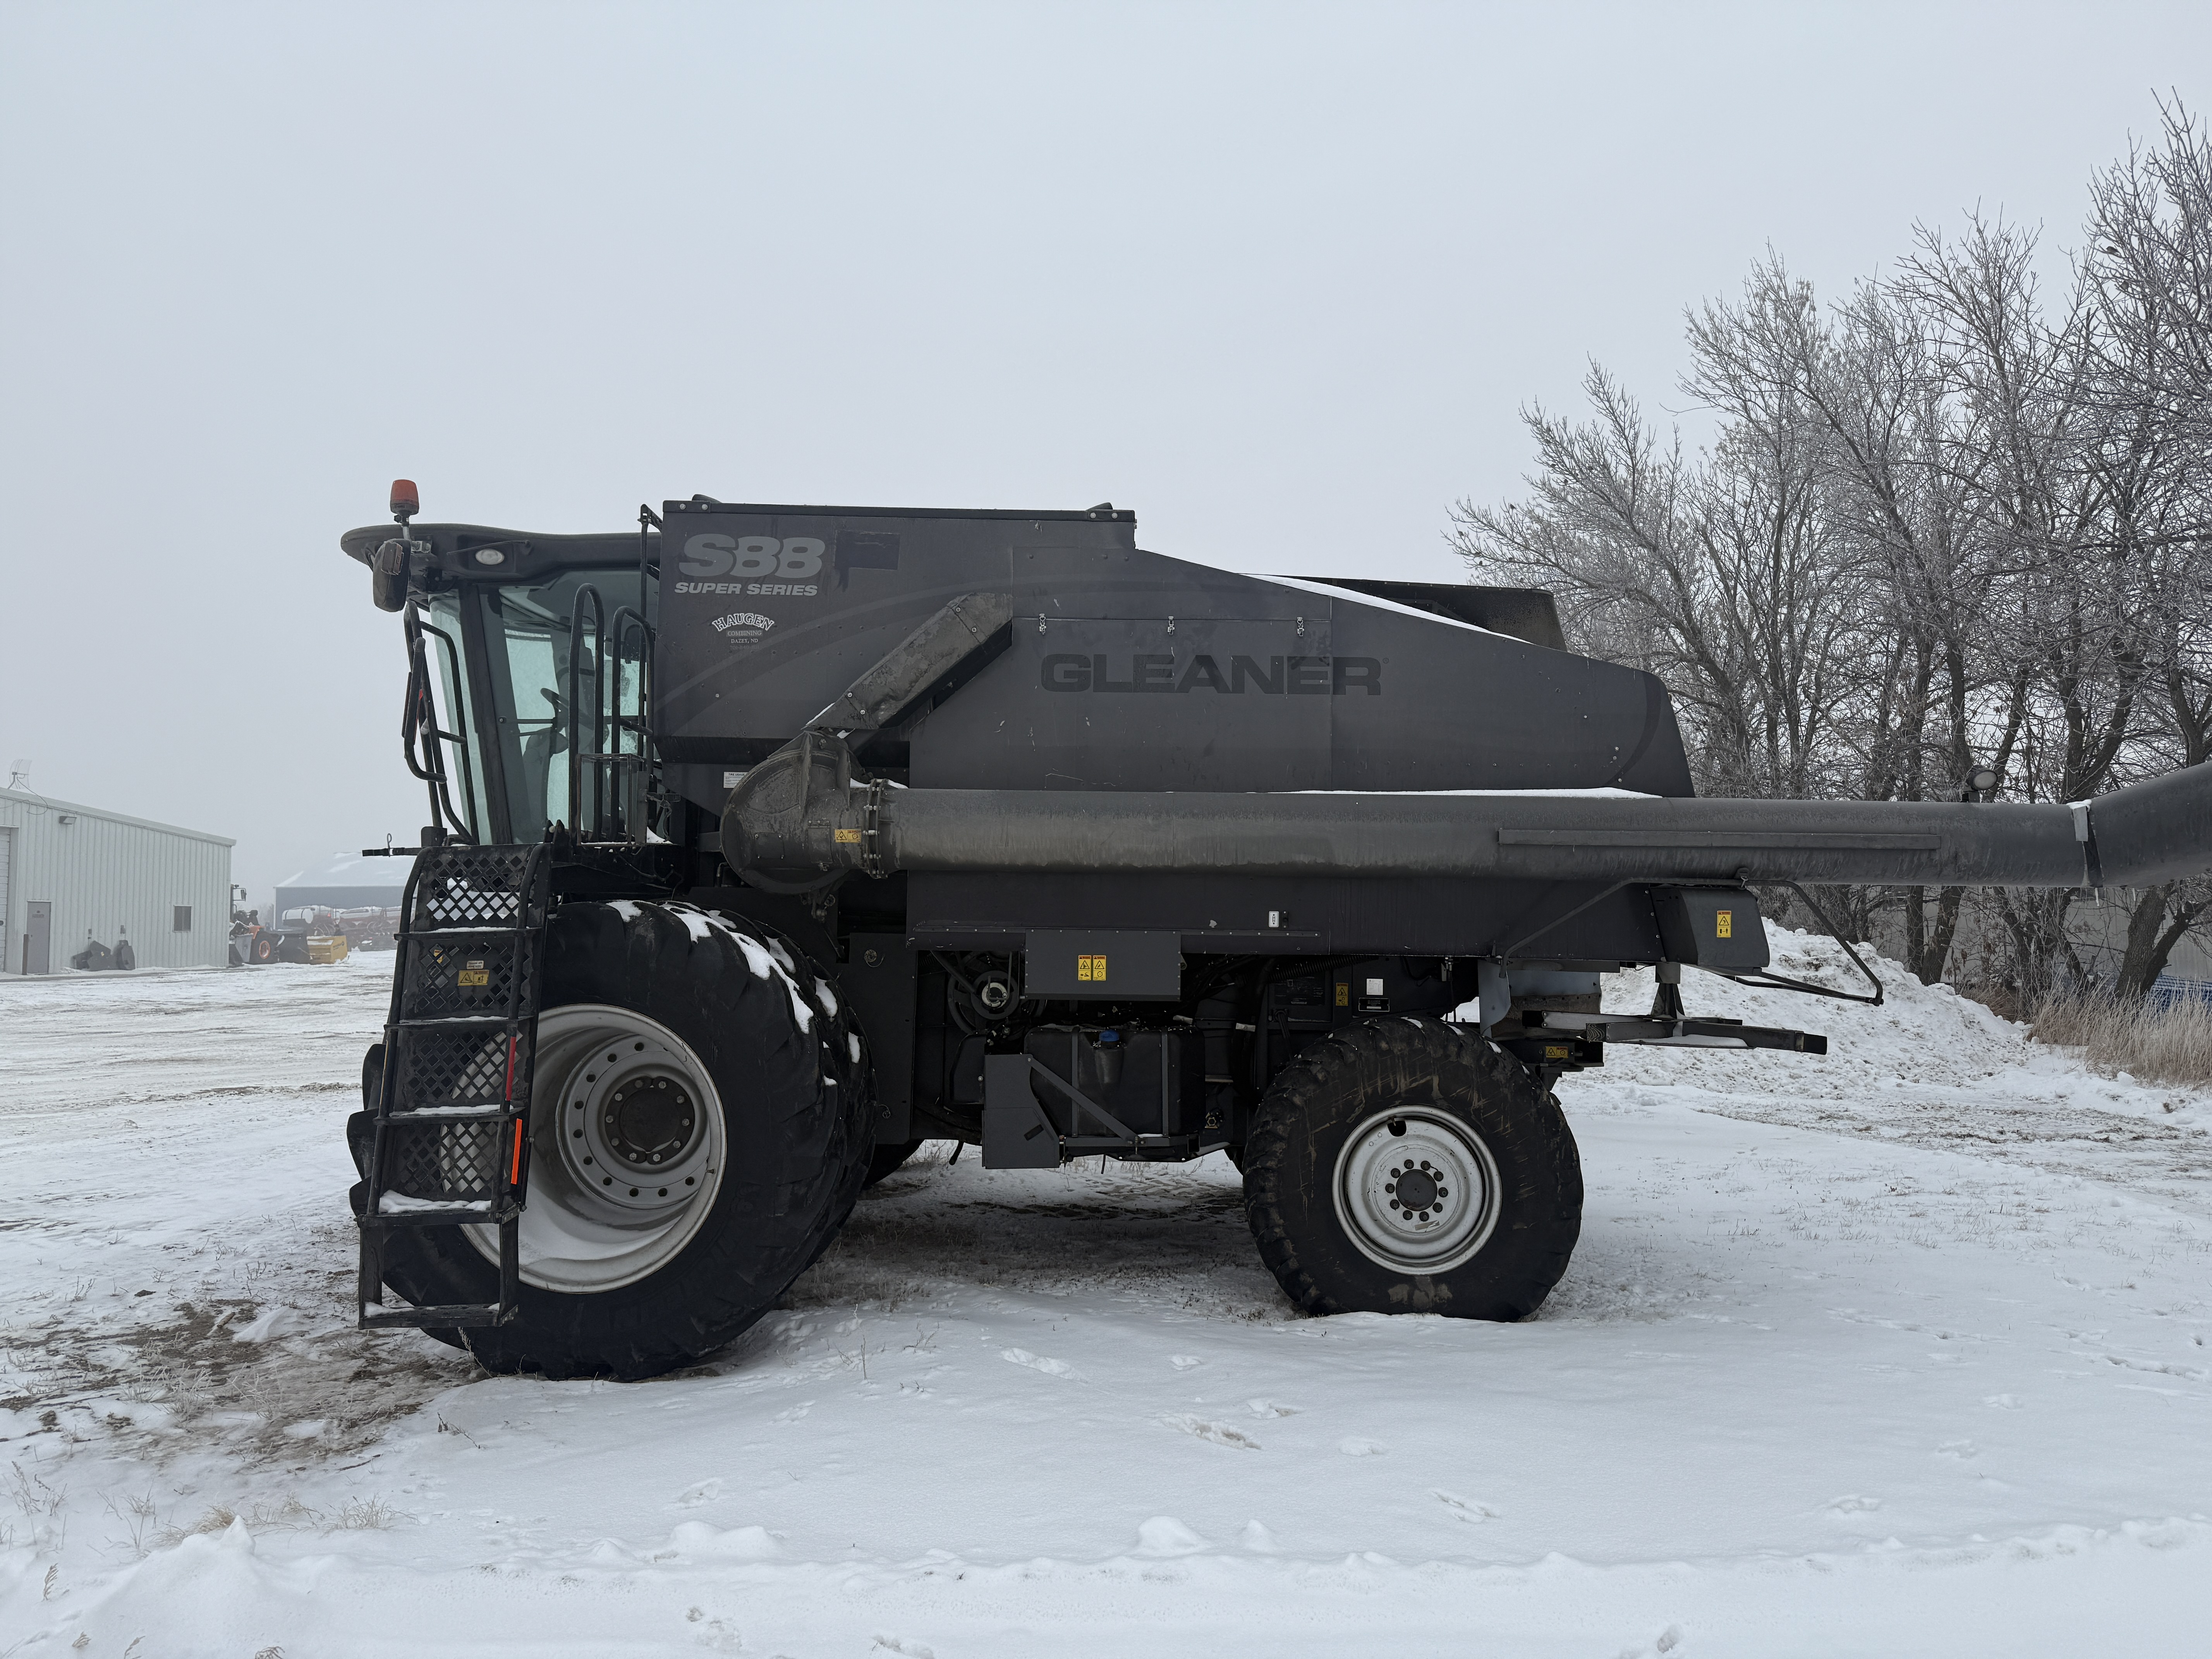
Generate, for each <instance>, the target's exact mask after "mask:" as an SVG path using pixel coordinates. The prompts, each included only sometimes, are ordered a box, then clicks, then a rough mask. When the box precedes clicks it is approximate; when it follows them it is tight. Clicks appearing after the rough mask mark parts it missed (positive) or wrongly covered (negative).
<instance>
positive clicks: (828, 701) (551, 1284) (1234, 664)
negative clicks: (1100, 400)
mask: <svg viewBox="0 0 2212 1659" xmlns="http://www.w3.org/2000/svg"><path fill="white" fill-rule="evenodd" d="M416 513H417V507H416V495H415V489H414V486H413V485H411V484H409V483H404V482H403V483H400V484H398V485H395V486H394V488H393V493H392V514H393V518H394V521H395V524H396V526H397V528H394V527H392V526H374V527H371V528H368V529H362V530H356V531H353V532H349V533H348V534H347V535H346V536H345V537H344V538H343V547H344V549H345V550H346V551H347V552H348V553H349V554H350V555H351V556H354V557H355V558H356V559H359V560H361V561H362V562H363V563H365V564H366V565H367V566H368V568H369V573H370V581H371V587H372V591H373V594H374V599H375V602H376V603H377V604H378V605H380V606H381V607H382V608H383V609H385V610H386V611H396V612H398V613H401V615H402V616H403V617H404V633H405V641H406V649H407V660H408V679H407V690H406V701H405V709H404V723H403V730H404V743H405V746H406V750H407V760H408V764H409V766H410V768H411V769H412V770H413V771H414V773H415V775H416V776H417V777H419V778H421V779H422V780H423V781H424V782H425V784H426V785H427V787H428V793H429V798H430V802H431V813H432V817H433V820H434V822H433V823H432V824H431V825H430V826H429V827H428V828H427V829H425V830H424V832H423V834H422V846H421V847H420V848H416V849H412V851H413V856H414V859H415V863H414V866H413V873H412V876H411V878H410V882H409V884H408V889H407V895H406V901H405V905H404V916H403V925H402V931H401V933H400V936H399V939H398V958H397V962H396V965H395V969H394V974H393V985H392V1012H391V1017H390V1022H389V1024H388V1025H387V1027H386V1033H385V1037H384V1041H383V1042H381V1043H380V1044H378V1045H377V1046H376V1047H374V1048H372V1049H371V1050H370V1051H369V1054H368V1060H367V1063H366V1065H365V1067H364V1073H363V1095H364V1109H363V1110H362V1112H361V1113H359V1114H357V1115H356V1116H355V1117H354V1118H353V1119H352V1120H351V1121H350V1123H349V1139H350V1141H351V1144H352V1147H353V1151H354V1154H355V1157H356V1161H357V1163H358V1164H359V1166H360V1170H361V1173H362V1181H361V1183H360V1185H359V1186H357V1187H356V1188H355V1191H354V1203H355V1208H356V1213H357V1215H358V1217H359V1219H360V1226H361V1243H362V1250H361V1278H360V1301H361V1316H362V1323H363V1324H364V1325H368V1326H415V1327H420V1328H426V1329H428V1330H429V1331H430V1332H431V1334H434V1335H435V1336H438V1337H440V1338H441V1339H442V1340H447V1341H451V1342H453V1343H456V1344H459V1345H462V1346H466V1347H467V1348H468V1349H470V1350H471V1352H473V1353H475V1354H476V1356H477V1358H479V1359H480V1360H482V1361H483V1364H486V1365H488V1366H489V1367H491V1368H492V1369H494V1370H542V1371H544V1372H545V1373H547V1374H549V1375H552V1376H578V1375H590V1374H603V1375H612V1376H628V1377H635V1376H649V1375H652V1374H653V1373H655V1372H658V1371H663V1370H669V1369H671V1368H672V1367H676V1366H680V1365H684V1364H689V1363H690V1362H692V1361H694V1360H696V1359H698V1358H700V1357H702V1355H705V1354H707V1353H709V1352H712V1351H714V1349H715V1348H717V1347H719V1346H721V1345H722V1344H724V1343H726V1342H727V1341H729V1340H730V1339H731V1338H732V1337H733V1336H735V1335H736V1334H738V1332H740V1331H742V1330H744V1328H746V1327H747V1326H748V1325H750V1323H751V1322H753V1321H754V1320H756V1319H757V1318H758V1317H759V1316H761V1315H762V1313H763V1312H764V1311H766V1310H768V1309H769V1307H770V1306H772V1305H773V1304H774V1303H775V1299H776V1298H777V1297H779V1296H780V1295H781V1294H782V1292H783V1291H784V1290H785V1289H786V1287H787V1286H788V1285H790V1284H791V1282H792V1281H793V1279H795V1278H797V1277H798V1275H799V1273H802V1272H804V1271H805V1268H806V1267H807V1266H808V1265H809V1264H810V1263H811V1262H812V1261H814V1260H815V1259H816V1257H817V1256H818V1255H820V1254H821V1253H822V1251H823V1249H824V1247H826V1246H827V1245H828V1243H829V1241H830V1240H831V1239H832V1238H833V1237H835V1236H836V1231H837V1229H838V1228H839V1226H840V1225H842V1223H843V1222H844V1219H845V1218H846V1216H847V1214H848V1212H850V1210H851V1208H852V1206H853V1202H854V1198H855V1196H856V1195H857V1194H858V1193H859V1192H860V1188H861V1187H862V1185H863V1184H864V1183H865V1182H867V1181H868V1180H869V1179H870V1178H871V1176H876V1177H880V1176H882V1175H884V1174H885V1173H887V1172H888V1171H889V1170H892V1169H895V1168H896V1167H897V1165H898V1164H899V1163H900V1162H901V1160H902V1159H903V1158H906V1157H908V1155H910V1154H911V1152H913V1150H914V1148H915V1146H917V1145H918V1144H919V1143H920V1142H921V1140H922V1139H925V1138H932V1137H941V1138H945V1139H957V1140H959V1141H963V1142H967V1143H972V1144H974V1145H976V1146H979V1147H980V1148H981V1156H982V1161H983V1163H984V1164H985V1165H986V1167H988V1168H994V1169H1052V1168H1055V1167H1057V1166H1059V1165H1060V1164H1063V1163H1066V1162H1067V1161H1069V1160H1070V1159H1073V1158H1091V1157H1102V1156H1103V1157H1106V1158H1123V1159H1139V1160H1147V1161H1175V1160H1182V1159H1188V1158H1200V1157H1202V1156H1204V1155H1205V1154H1206V1153H1208V1152H1216V1151H1220V1152H1227V1153H1228V1155H1229V1156H1230V1157H1231V1158H1232V1159H1234V1160H1235V1161H1236V1163H1237V1165H1238V1167H1239V1168H1240V1169H1242V1170H1243V1176H1244V1191H1245V1199H1246V1206H1247V1209H1248V1212H1249V1217H1250V1221H1251V1226H1252V1231H1253V1235H1254V1237H1255V1240H1256V1242H1257V1243H1258V1245H1259V1249H1260V1254H1261V1258H1262V1259H1263V1260H1264V1261H1266V1262H1267V1266H1268V1267H1269V1268H1270V1269H1271V1270H1272V1271H1273V1273H1274V1274H1275V1276H1276V1278H1277V1279H1278V1280H1279V1281H1280V1283H1281V1285H1282V1286H1283V1289H1284V1291H1285V1293H1286V1294H1287V1295H1288V1296H1289V1297H1290V1298H1291V1300H1292V1301H1293V1302H1294V1303H1296V1304H1297V1305H1298V1306H1299V1307H1301V1308H1303V1309H1305V1310H1310V1311H1311V1312H1314V1313H1337V1312H1344V1311H1349V1310H1373V1311H1380V1312H1401V1311H1423V1312H1431V1313H1443V1314H1450V1315H1455V1316H1462V1317H1468V1318H1478V1319H1516V1318H1519V1317H1521V1316H1524V1315H1526V1314H1528V1313H1529V1312H1530V1311H1531V1310H1534V1308H1536V1307H1537V1306H1538V1305H1539V1304H1541V1302H1542V1301H1543V1299H1544V1297H1545V1296H1546V1294H1547V1292H1548V1291H1550V1290H1551V1288H1552V1286H1553V1285H1554V1284H1556V1283H1557V1282H1558V1280H1559V1275H1560V1274H1561V1273H1563V1272H1564V1271H1565V1268H1566V1265H1567V1261H1568V1258H1569V1256H1570V1255H1571V1253H1572V1251H1573V1249H1574V1246H1575V1241H1576V1237H1577V1232H1578V1231H1579V1229H1580V1225H1581V1214H1582V1197H1583V1188H1582V1173H1581V1169H1580V1165H1579V1163H1578V1161H1577V1155H1576V1150H1575V1143H1574V1138H1573V1136H1572V1134H1571V1132H1570V1131H1569V1128H1568V1126H1567V1123H1566V1120H1565V1117H1564V1116H1563V1115H1561V1112H1560V1109H1559V1103H1558V1101H1557V1099H1556V1098H1555V1097H1553V1092H1552V1090H1553V1083H1554V1082H1555V1080H1556V1079H1558V1078H1559V1076H1560V1075H1561V1074H1562V1073H1565V1072H1569V1071H1572V1070H1576V1069H1577V1068H1580V1067H1584V1066H1598V1065H1601V1064H1602V1063H1603V1061H1604V1057H1605V1050H1606V1048H1607V1046H1608V1045H1610V1044H1614V1043H1642V1044H1658V1045H1674V1046H1694V1047H1699V1048H1738V1049H1745V1050H1750V1049H1778V1050H1784V1051H1796V1052H1800V1053H1811V1054H1818V1053H1821V1052H1823V1051H1824V1050H1825V1048H1826V1043H1825V1042H1824V1040H1823V1039H1822V1038H1820V1037H1819V1036H1813V1035H1809V1034H1808V1033H1805V1032H1801V1031H1795V1030H1770V1029H1763V1028H1756V1027H1751V1026H1746V1025H1741V1024H1735V1023H1734V1022H1732V1021H1729V1020H1724V1019H1716V1018H1698V1017H1695V1016H1694V1014H1693V1013H1692V1012H1690V1011H1689V1010H1688V1009H1687V1008H1686V1006H1685V1003H1684V1000H1683V997H1682V992H1681V983H1680V981H1681V972H1680V970H1681V969H1682V968H1683V967H1685V966H1688V967H1693V968H1697V969H1704V970H1706V971H1710V972H1712V973H1717V974H1721V975H1727V976H1729V977H1731V978H1735V979H1739V980H1742V981H1748V982H1753V983H1766V984H1776V983H1780V984H1784V985H1788V986H1790V988H1793V989H1800V990H1807V991H1816V990H1817V991H1821V992H1823V993H1824V994H1830V995H1842V994H1850V993H1847V992H1846V991H1845V990H1844V988H1843V987H1813V986H1805V985H1800V984H1797V983H1796V982H1795V981H1784V980H1778V978H1777V977H1776V976H1774V975H1771V974H1770V973H1769V972H1768V971H1767V969H1768V959H1767V950H1766V940H1765V930H1764V927H1763V926H1762V923H1761V921H1760V917H1759V901H1758V900H1757V898H1756V897H1755V896H1753V892H1752V890H1751V886H1750V884H1753V883H1759V884H1777V885H1780V886H1783V887H1784V888H1787V889H1790V890H1792V891H1800V892H1802V886H1801V884H1802V885H1813V884H1821V883H1831V884H1832V883H1859V882H1866V883H1886V884H2013V885H2021V886H2045V887H2096V886H2100V885H2103V884H2107V883H2110V884H2117V885H2131V884H2141V883H2147V882H2154V881H2164V880H2168V879H2171V878H2174V877H2177V876H2182V875H2191V874H2197V873H2200V872H2204V871H2205V870H2207V869H2208V868H2212V832H2208V827H2207V824H2208V821H2207V807H2208V803H2212V770H2208V769H2204V768H2197V769H2191V770H2189V771H2186V772H2182V773H2178V774H2175V775H2171V776H2168V777H2166V778H2163V779H2160V780H2159V781H2155V782H2152V783H2148V784H2144V785H2142V786H2140V787H2135V788H2131V789H2127V790H2123V791H2121V792H2119V793H2116V794H2112V795H2109V796H2106V797H2105V798H2103V799H2099V800H2096V801H2093V802H2090V803H2087V804H2083V805H2075V806H2062V805H2008V804H1998V803H1994V802H1991V801H1989V800H1987V799H1984V798H1985V797H1986V796H1987V795H1988V794H1989V793H1990V792H1992V791H1994V790H1995V788H1996V787H1997V784H1998V780H1997V778H1996V776H1995V775H1993V774H1990V773H1988V772H1987V771H1986V770H1984V772H1983V773H1982V774H1980V775H1977V776H1976V777H1975V778H1974V779H1972V780H1971V783H1972V788H1971V789H1970V791H1969V796H1970V798H1969V799H1967V800H1966V801H1962V802H1960V803H1957V804H1948V805H1946V804H1926V803H1889V802H1868V801H1787V800H1784V801H1774V800H1700V799H1694V798H1693V796H1692V790H1691V785H1690V775H1689V770H1688V767H1687V765H1686V762H1685V759H1684V756H1683V750H1682V743H1681V738H1680V734H1679V732H1678V731H1677V729H1676V725H1675V720H1674V709H1673V708H1672V706H1671V704H1670V703H1669V702H1668V696H1667V692H1666V690H1665V688H1664V687H1663V686H1662V685H1661V684H1660V683H1659V682H1658V681H1657V680H1656V679H1655V678H1652V677H1651V676H1650V675H1649V674H1644V673H1641V672H1638V671H1634V670H1632V669H1627V668H1622V667H1619V666H1616V665H1613V664H1610V663H1605V662H1599V661H1595V660H1593V659H1589V658H1586V657H1580V656H1577V655H1575V654H1573V653H1570V652H1569V651H1567V650H1566V649H1565V642H1564V641H1563V640H1562V639H1561V637H1560V634H1559V623H1558V620H1557V617H1556V614H1555V612H1554V611H1553V605H1552V601H1551V599H1550V597H1549V596H1548V595H1547V594H1544V593H1541V592H1528V591H1521V590H1507V589H1498V588H1482V587H1462V586H1422V585H1418V584H1410V583H1400V582H1386V581H1376V580H1367V579H1351V578H1329V577H1314V578H1300V579H1292V578H1288V577H1259V576H1248V575H1239V574H1233V573H1231V572H1228V571H1224V570H1217V569H1213V568H1209V567H1206V566H1205V565H1199V564H1191V563H1187V562H1183V561H1181V560H1177V559H1172V558H1167V557H1164V556H1161V555H1159V554H1156V553H1148V552H1146V551H1143V550H1140V549H1139V547H1138V546H1137V544H1136V524H1135V517H1134V515H1133V513H1128V512H1126V511H1121V510H1117V509H1116V508H1115V507H1111V506H1110V505H1101V506H1099V507H1093V508H1091V509H1090V510H1088V511H1085V512H1065V513H1012V512H975V513H957V512H939V511H928V510H894V509H884V508H873V507H767V506H740V505H733V504H730V503H726V502H722V501H714V500H711V499H709V498H708V497H706V496H694V497H693V498H692V499H690V501H671V502H668V503H666V504H665V506H664V507H663V508H662V510H661V511H660V512H659V513H653V512H652V511H651V510H649V509H645V508H641V509H640V513H639V526H638V529H637V531H636V532H635V534H632V533H629V532H621V533H617V534H611V535H583V536H549V535H536V534H531V533H526V532H515V531H508V530H498V529H491V528H486V527H483V526H474V525H458V524H439V525H417V524H415V523H413V522H412V520H414V518H415V516H416ZM369 850H370V851H372V852H381V851H383V850H385V849H381V848H372V849H369ZM400 850H402V851H407V850H409V849H400ZM1807 902H1808V905H1809V904H1810V902H1811V901H1810V899H1809V896H1808V899H1807ZM1815 914H1817V909H1816V910H1815ZM1848 948H1849V947H1848V946H1846V950H1847V951H1848ZM1852 960H1853V961H1854V962H1857V957H1856V956H1854V957H1852ZM1644 965H1650V966H1654V967H1656V969H1657V970H1658V981H1659V990H1658V995H1657V1000H1656V1004H1655V1006H1652V1007H1651V1008H1650V1009H1649V1010H1648V1011H1641V1012H1607V1011H1606V1010H1605V1009H1604V1006H1603V1002H1602V1000H1601V987H1603V985H1604V982H1605V980H1606V976H1607V975H1610V974H1614V973H1618V972H1620V970H1622V969H1627V968H1632V967H1638V966H1644ZM1867 977H1868V979H1869V981H1871V980H1872V975H1870V974H1869V975H1867ZM1867 995H1868V996H1869V1000H1880V995H1881V992H1880V987H1879V986H1878V985H1876V986H1875V988H1874V990H1873V991H1872V992H1871V993H1870V994H1867Z"/></svg>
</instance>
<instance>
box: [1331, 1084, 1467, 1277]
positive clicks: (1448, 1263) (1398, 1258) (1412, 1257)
mask: <svg viewBox="0 0 2212 1659" xmlns="http://www.w3.org/2000/svg"><path fill="white" fill-rule="evenodd" d="M1335 1194H1336V1216H1337V1220H1338V1221H1339V1222H1340V1223H1341V1224H1342V1225H1343V1227H1344V1231H1345V1236H1346V1237H1348V1238H1350V1239H1351V1240H1352V1243H1353V1244H1355V1245H1357V1246H1358V1249H1359V1250H1360V1253H1361V1254H1362V1255H1365V1256H1367V1257H1368V1258H1369V1259H1370V1261H1376V1262H1378V1263H1380V1264H1381V1265H1382V1266H1383V1267H1389V1268H1390V1269H1392V1270H1393V1271H1395V1272H1398V1273H1449V1271H1451V1269H1453V1268H1454V1267H1459V1266H1460V1265H1462V1263H1464V1262H1466V1261H1468V1260H1469V1259H1471V1258H1472V1257H1473V1256H1474V1255H1475V1253H1476V1252H1477V1251H1479V1250H1480V1249H1482V1247H1483V1246H1484V1245H1485V1244H1486V1243H1489V1241H1490V1235H1491V1232H1492V1230H1493V1229H1494V1228H1495V1227H1496V1226H1497V1225H1498V1164H1497V1160H1496V1159H1494V1158H1492V1157H1491V1155H1490V1148H1489V1147H1487V1146H1484V1145H1483V1142H1482V1137H1481V1136H1480V1135H1478V1134H1477V1133H1475V1132H1474V1130H1473V1129H1471V1128H1470V1127H1468V1126H1467V1125H1466V1124H1465V1123H1462V1121H1460V1120H1459V1119H1457V1118H1455V1117H1453V1116H1451V1115H1449V1114H1448V1113H1445V1112H1441V1111H1438V1110H1436V1109H1433V1108H1430V1107H1421V1106H1409V1107H1404V1108H1400V1109H1393V1110H1390V1111H1387V1112H1377V1113H1376V1115H1374V1116H1373V1117H1370V1118H1369V1119H1368V1120H1367V1121H1365V1122H1364V1123H1363V1124H1361V1125H1360V1126H1359V1127H1358V1128H1357V1129H1355V1130H1353V1131H1352V1134H1351V1136H1350V1138H1349V1139H1346V1141H1345V1143H1344V1150H1343V1151H1342V1152H1340V1153H1339V1154H1338V1155H1337V1160H1336V1182H1335Z"/></svg>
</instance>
